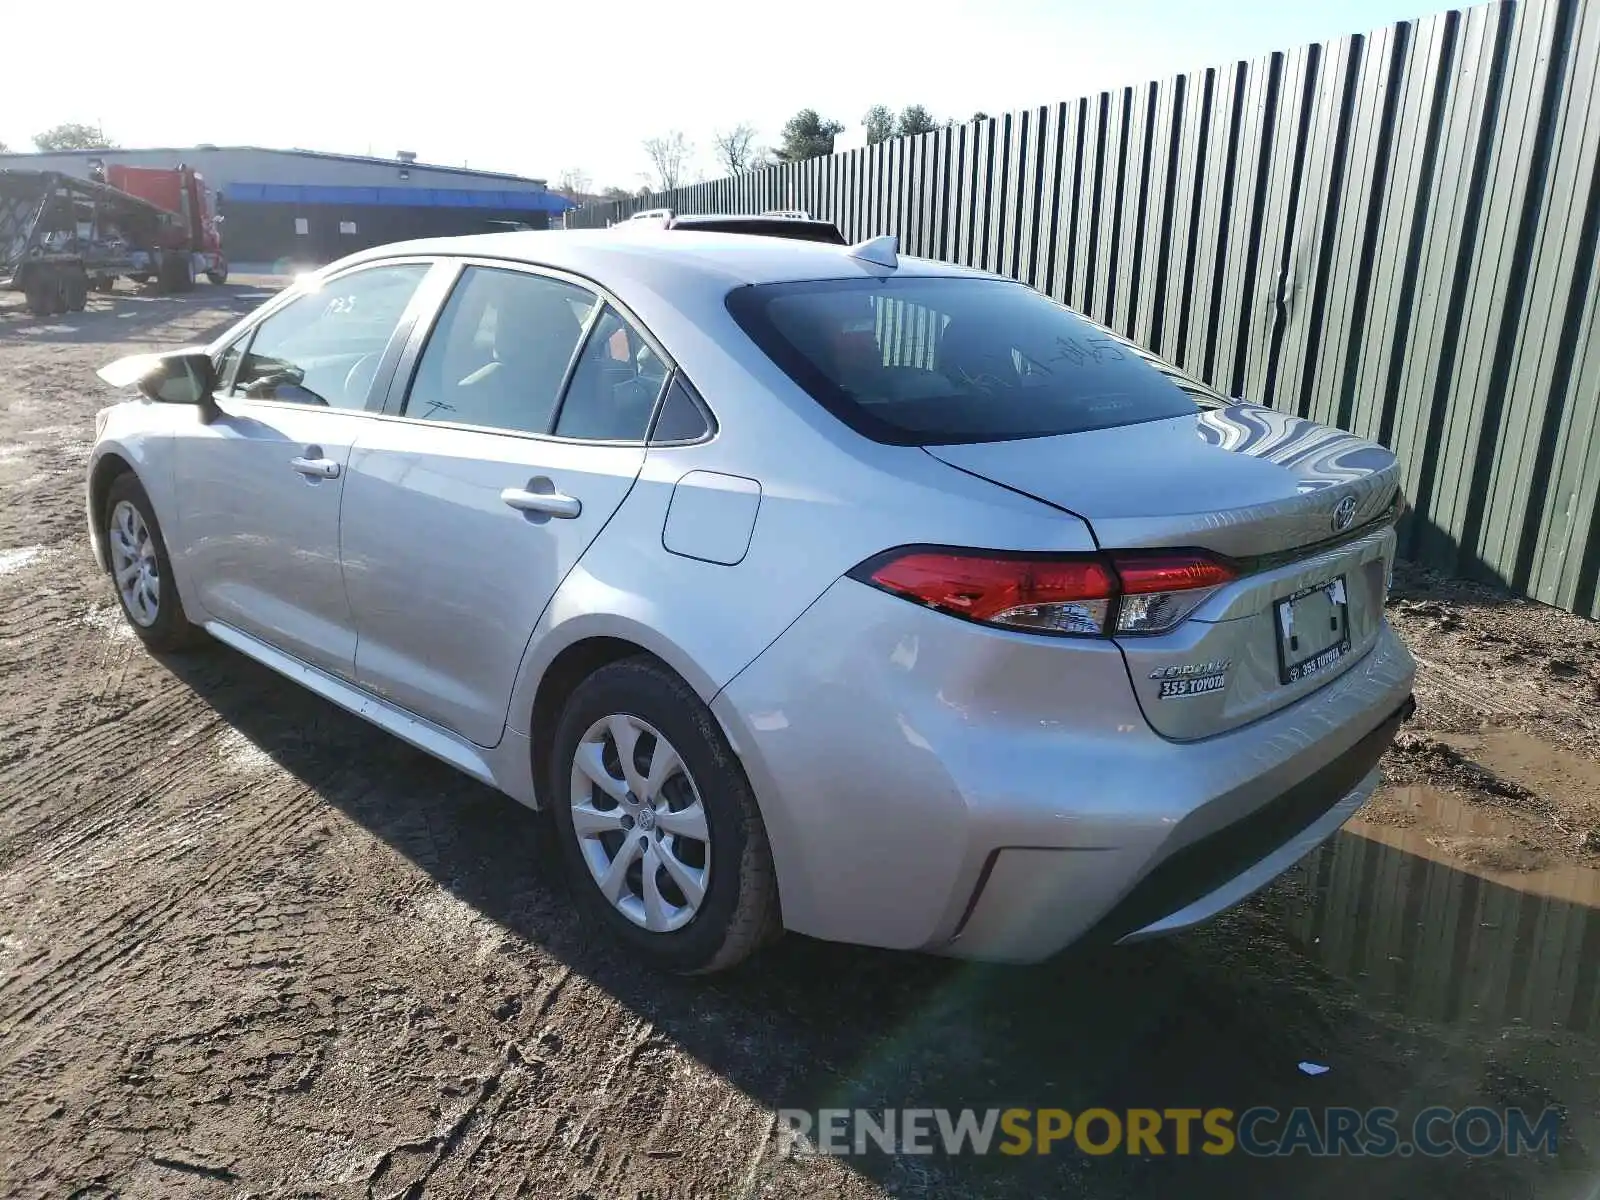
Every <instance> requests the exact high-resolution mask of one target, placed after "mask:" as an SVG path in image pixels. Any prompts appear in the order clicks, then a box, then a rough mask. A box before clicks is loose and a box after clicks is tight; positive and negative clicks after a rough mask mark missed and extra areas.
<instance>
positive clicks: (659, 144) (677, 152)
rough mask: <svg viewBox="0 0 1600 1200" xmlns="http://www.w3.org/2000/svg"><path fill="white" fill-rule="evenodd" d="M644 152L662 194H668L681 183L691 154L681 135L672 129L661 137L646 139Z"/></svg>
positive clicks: (686, 142)
mask: <svg viewBox="0 0 1600 1200" xmlns="http://www.w3.org/2000/svg"><path fill="white" fill-rule="evenodd" d="M644 152H645V153H646V154H648V155H649V156H650V166H651V167H652V168H653V169H654V171H655V174H656V182H657V183H659V184H660V185H661V190H662V191H663V192H670V191H671V190H672V189H673V188H675V187H677V186H678V184H679V183H681V182H682V181H683V175H684V169H685V168H686V167H687V166H688V165H689V155H690V153H691V147H690V145H689V143H688V141H687V140H686V139H685V138H684V136H683V134H681V133H679V132H678V131H677V130H676V129H674V130H672V131H671V132H670V133H667V134H664V135H662V136H661V137H653V138H646V139H645V142H644Z"/></svg>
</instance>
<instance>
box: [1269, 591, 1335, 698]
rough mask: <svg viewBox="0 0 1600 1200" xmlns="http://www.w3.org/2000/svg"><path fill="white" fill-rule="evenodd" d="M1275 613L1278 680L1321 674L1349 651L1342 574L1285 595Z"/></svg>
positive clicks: (1295, 679) (1285, 680)
mask: <svg viewBox="0 0 1600 1200" xmlns="http://www.w3.org/2000/svg"><path fill="white" fill-rule="evenodd" d="M1274 615H1275V616H1276V617H1277V627H1278V679H1279V682H1281V683H1297V682H1298V681H1300V680H1302V679H1307V678H1310V677H1311V676H1313V675H1321V674H1324V673H1325V672H1327V671H1330V670H1332V669H1333V668H1334V667H1335V666H1337V665H1338V663H1339V661H1340V660H1341V659H1343V658H1344V656H1345V655H1347V654H1349V653H1350V604H1349V594H1348V592H1347V591H1346V589H1345V583H1344V576H1343V575H1340V576H1339V577H1338V578H1336V579H1330V580H1328V581H1327V582H1326V583H1319V584H1315V585H1313V586H1312V587H1308V588H1302V589H1301V590H1300V591H1298V592H1296V593H1295V594H1294V595H1292V596H1285V597H1284V598H1283V599H1282V600H1279V601H1278V603H1277V605H1276V612H1275V614H1274Z"/></svg>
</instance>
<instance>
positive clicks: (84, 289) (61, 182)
mask: <svg viewBox="0 0 1600 1200" xmlns="http://www.w3.org/2000/svg"><path fill="white" fill-rule="evenodd" d="M170 224H171V216H170V214H168V213H166V212H164V211H163V210H162V209H160V208H158V207H157V206H156V205H154V204H150V203H148V202H146V201H144V200H141V199H139V198H138V197H136V196H130V195H128V193H126V192H124V191H121V190H119V189H118V188H114V187H111V186H109V185H107V184H104V183H97V182H95V181H93V180H86V179H78V178H76V177H74V176H71V175H65V174H62V173H61V172H59V171H25V170H0V290H9V291H17V292H22V293H23V294H24V295H25V296H26V297H27V298H28V309H29V311H31V312H32V313H33V314H34V315H35V316H50V315H51V314H54V313H64V312H67V311H69V310H71V311H82V309H83V307H84V305H85V304H86V303H87V302H88V298H89V288H90V284H91V281H96V280H101V279H105V278H115V277H116V276H118V275H128V276H131V277H134V278H140V277H143V278H145V279H149V278H152V277H159V276H160V274H161V269H162V263H163V260H164V252H163V250H162V243H163V239H164V238H166V237H168V236H169V234H168V233H167V230H168V228H169V226H170Z"/></svg>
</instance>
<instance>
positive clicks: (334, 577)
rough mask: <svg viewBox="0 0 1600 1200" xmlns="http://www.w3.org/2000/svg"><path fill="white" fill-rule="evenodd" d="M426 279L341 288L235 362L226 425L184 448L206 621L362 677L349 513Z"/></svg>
mask: <svg viewBox="0 0 1600 1200" xmlns="http://www.w3.org/2000/svg"><path fill="white" fill-rule="evenodd" d="M428 269H429V268H428V266H427V264H421V263H404V264H394V265H388V266H376V267H371V268H367V269H365V270H359V271H356V272H353V273H351V274H349V275H344V276H340V277H338V278H336V279H334V280H332V281H329V282H328V283H326V284H325V285H324V286H323V287H322V289H321V290H319V291H316V292H311V293H308V294H306V295H304V296H301V297H299V298H298V299H296V300H294V301H292V302H290V303H289V304H288V305H286V306H285V307H283V308H281V309H279V310H278V311H277V312H274V313H272V314H270V315H269V316H267V317H266V318H265V319H264V320H263V321H261V322H260V323H259V324H258V325H256V326H255V327H254V328H253V329H252V330H251V331H249V332H248V333H246V334H245V336H244V338H243V339H242V340H241V341H240V342H239V343H236V344H235V346H233V347H230V348H229V350H228V351H227V352H226V353H225V355H224V357H223V362H222V368H221V370H222V386H221V389H220V394H219V395H218V397H217V407H218V409H219V410H220V412H219V415H218V416H217V417H216V419H214V420H213V421H211V422H210V423H208V424H204V425H196V426H194V427H193V429H192V430H190V431H186V432H185V433H184V434H181V435H179V438H178V442H177V445H176V447H175V451H176V463H175V468H176V470H175V474H176V485H177V497H178V521H179V533H178V538H177V541H178V544H179V549H178V551H177V559H178V561H177V563H176V564H175V565H176V567H177V570H178V571H179V572H180V573H182V574H183V576H184V577H185V579H186V580H190V581H192V582H193V585H194V586H193V591H194V594H195V595H196V596H197V598H198V600H199V603H200V605H201V607H202V608H203V610H204V612H203V613H202V614H196V616H197V617H199V616H204V617H207V618H211V619H214V620H217V621H221V622H223V623H225V624H228V625H231V626H234V627H235V628H237V629H240V630H242V631H244V632H245V633H249V634H252V635H253V636H255V637H258V638H260V639H261V640H263V641H265V642H267V643H269V644H271V645H273V646H275V647H277V648H278V649H281V650H284V651H286V652H288V653H289V654H292V655H294V656H295V657H296V658H299V659H301V660H302V661H304V662H307V663H310V664H311V665H312V666H315V667H320V668H322V669H323V670H326V671H331V672H333V673H335V674H338V675H342V676H345V677H347V678H349V677H351V676H352V675H353V673H354V669H355V627H354V625H353V623H352V621H351V618H350V603H349V599H348V598H347V597H346V595H345V588H344V574H343V571H342V570H341V568H340V565H339V503H340V498H341V495H342V492H343V489H344V485H345V471H346V468H347V466H348V464H349V460H350V447H351V445H352V444H353V443H354V441H355V438H356V433H357V431H358V430H359V429H360V428H361V426H362V424H363V423H364V422H365V421H367V420H369V418H367V417H366V416H364V415H362V414H363V413H364V412H365V408H366V403H367V400H368V396H369V393H370V392H372V391H373V390H374V384H375V381H376V379H377V376H378V366H379V364H380V363H381V362H382V361H383V357H384V354H385V351H386V350H387V349H388V347H389V344H390V342H391V341H392V340H393V339H395V338H396V337H397V336H403V334H398V333H397V331H399V330H400V329H401V326H402V323H403V317H404V315H405V314H406V311H407V306H408V305H409V303H410V301H411V298H412V296H413V295H414V294H415V292H416V290H417V287H418V285H419V284H420V282H421V281H422V278H423V276H424V275H425V274H426V273H427V271H428Z"/></svg>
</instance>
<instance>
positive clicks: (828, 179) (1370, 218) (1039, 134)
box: [568, 0, 1600, 616]
mask: <svg viewBox="0 0 1600 1200" xmlns="http://www.w3.org/2000/svg"><path fill="white" fill-rule="evenodd" d="M647 207H649V208H654V207H672V208H674V209H677V210H678V211H681V212H712V211H732V212H760V211H763V210H767V209H773V208H803V209H806V210H808V211H810V212H812V213H814V214H815V215H817V216H820V217H826V218H828V219H830V220H833V221H834V222H836V223H837V224H838V225H839V228H840V229H841V230H842V231H843V232H844V234H845V235H846V236H847V237H849V238H850V239H851V240H859V239H862V238H866V237H869V236H874V235H877V234H880V233H894V234H896V235H898V236H899V238H900V240H901V246H902V248H903V250H904V252H906V253H911V254H917V255H922V256H926V257H932V258H941V259H945V260H948V261H951V262H957V263H962V264H964V265H970V266H978V267H984V268H987V269H989V270H993V271H998V272H1000V273H1002V274H1006V275H1010V276H1013V277H1015V278H1018V279H1021V280H1023V281H1025V282H1027V283H1030V284H1032V285H1033V286H1035V287H1037V288H1039V289H1040V290H1042V291H1045V292H1047V293H1048V294H1050V295H1051V296H1054V297H1055V298H1057V299H1059V300H1063V301H1065V302H1066V303H1068V304H1071V305H1073V306H1074V307H1076V308H1079V309H1081V310H1082V311H1084V312H1086V313H1088V314H1089V315H1091V316H1093V317H1094V318H1095V319H1097V320H1100V321H1102V322H1104V323H1106V324H1107V325H1109V326H1111V327H1112V328H1114V329H1116V330H1117V331H1118V332H1120V333H1123V334H1124V335H1126V336H1129V337H1131V338H1133V339H1134V340H1136V341H1138V342H1139V343H1141V344H1142V345H1145V346H1147V347H1148V348H1150V349H1151V350H1153V351H1155V352H1156V353H1157V354H1160V355H1162V356H1163V357H1166V358H1169V359H1171V360H1173V361H1174V362H1176V363H1178V364H1179V365H1180V366H1182V367H1184V368H1185V369H1186V370H1188V371H1190V372H1192V373H1195V374H1197V375H1200V376H1201V377H1202V378H1204V379H1205V380H1206V382H1207V383H1209V384H1211V385H1212V386H1214V387H1218V388H1221V389H1223V390H1225V391H1227V392H1229V393H1232V394H1241V395H1244V396H1246V397H1247V398H1249V399H1252V400H1257V401H1259V402H1261V403H1265V404H1270V405H1272V406H1274V407H1277V408H1282V409H1287V410H1290V411H1294V412H1299V413H1302V414H1305V415H1307V416H1310V417H1313V418H1315V419H1317V420H1322V421H1328V422H1330V423H1333V424H1338V425H1343V426H1345V427H1347V428H1351V429H1354V430H1356V431H1357V432H1359V433H1362V434H1364V435H1366V436H1369V437H1374V438H1376V439H1378V440H1380V441H1382V442H1384V443H1385V444H1387V445H1389V446H1391V447H1393V448H1394V449H1395V451H1396V452H1397V453H1398V454H1400V456H1401V457H1402V459H1403V460H1404V461H1405V464H1406V474H1405V481H1406V491H1407V495H1408V497H1409V498H1410V499H1411V502H1412V506H1413V512H1412V515H1411V517H1410V518H1409V520H1408V523H1407V525H1406V527H1405V529H1404V530H1403V544H1402V548H1403V550H1404V551H1405V552H1406V553H1408V554H1409V555H1411V556H1412V557H1415V558H1418V559H1420V560H1422V561H1424V562H1426V563H1428V564H1430V565H1434V566H1438V567H1441V568H1444V569H1446V570H1452V571H1460V572H1464V573H1467V574H1472V575H1477V576H1480V577H1486V578H1492V579H1496V580H1498V581H1501V582H1503V583H1506V584H1507V585H1509V586H1511V587H1512V588H1514V589H1517V590H1520V591H1523V592H1525V593H1527V594H1530V595H1533V596H1535V597H1537V598H1538V599H1540V600H1544V601H1547V602H1549V603H1553V604H1558V605H1560V606H1562V607H1564V608H1569V609H1572V610H1574V611H1578V612H1583V613H1586V614H1589V615H1595V616H1600V596H1597V590H1600V588H1597V579H1600V512H1597V507H1600V446H1597V441H1600V296H1597V295H1596V287H1595V275H1596V257H1597V249H1600V5H1596V4H1588V3H1585V2H1584V0H1503V2H1502V3H1497V4H1490V5H1485V6H1482V7H1476V8H1470V9H1465V10H1462V11H1455V12H1446V13H1440V14H1437V15H1435V16H1431V17H1426V18H1422V19H1420V20H1417V21H1408V22H1403V23H1401V24H1398V25H1395V26H1392V27H1390V28H1387V29H1382V30H1378V31H1376V32H1374V33H1372V34H1369V35H1365V36H1358V37H1349V38H1343V39H1339V40H1337V41H1331V42H1325V43H1319V44H1317V45H1312V46H1304V47H1301V48H1299V49H1295V50H1289V51H1284V52H1282V53H1278V54H1272V55H1268V56H1266V57H1264V58H1261V59H1256V60H1253V61H1249V62H1238V63H1232V64H1227V65H1224V66H1220V67H1212V68H1206V69H1203V70H1198V71H1194V72H1191V73H1189V74H1187V75H1183V76H1179V77H1177V78H1174V79H1168V80H1164V81H1160V82H1157V83H1152V84H1146V85H1140V86H1135V87H1126V88H1120V89H1116V90H1114V91H1109V92H1102V93H1100V94H1098V95H1093V96H1085V97H1081V98H1079V99H1076V100H1070V101H1066V102H1063V103H1059V104H1055V105H1050V106H1046V107H1042V108H1037V109H1029V110H1025V111H1022V112H1017V113H1011V114H1008V115H1004V116H1000V117H997V118H993V119H988V120H984V121H979V122H976V123H973V124H968V125H960V126H954V127H949V128H944V129H939V130H935V131H933V132H931V133H928V134H924V135H921V136H919V137H916V138H908V139H897V140H895V141H891V142H888V143H883V144H880V145H877V146H871V147H868V148H866V149H863V150H856V151H851V152H849V153H846V154H840V155H833V156H830V157H827V158H821V159H812V160H810V161H807V162H802V163H794V164H788V165H783V166H778V167H772V168H766V169H763V170H760V171H756V172H752V173H749V174H745V175H741V176H738V177H737V178H734V179H730V180H719V181H716V182H714V183H706V184H697V185H694V186H692V187H684V188H679V189H676V190H675V191H674V192H672V193H670V194H663V195H656V196H648V197H641V198H639V199H637V200H628V201H621V202H618V203H616V204H604V205H595V206H591V207H588V208H584V209H581V210H579V211H577V212H575V213H573V214H570V215H569V218H568V223H569V225H573V226H581V225H588V226H604V225H605V224H607V223H609V222H611V221H614V220H619V219H623V218H626V217H627V216H629V215H631V214H632V213H634V212H636V211H638V210H640V209H641V208H647Z"/></svg>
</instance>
